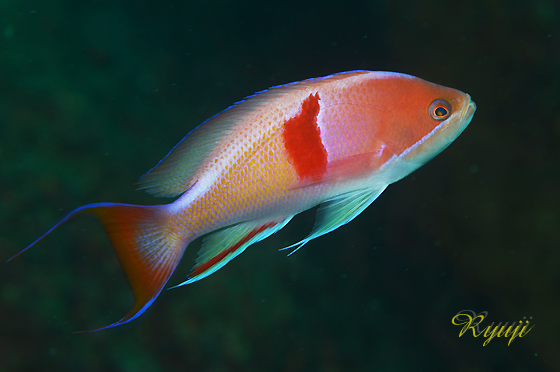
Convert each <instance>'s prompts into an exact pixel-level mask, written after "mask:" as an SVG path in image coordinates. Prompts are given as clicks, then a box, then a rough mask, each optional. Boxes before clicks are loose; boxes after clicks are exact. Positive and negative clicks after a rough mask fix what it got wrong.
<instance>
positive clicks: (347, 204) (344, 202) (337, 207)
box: [281, 185, 388, 256]
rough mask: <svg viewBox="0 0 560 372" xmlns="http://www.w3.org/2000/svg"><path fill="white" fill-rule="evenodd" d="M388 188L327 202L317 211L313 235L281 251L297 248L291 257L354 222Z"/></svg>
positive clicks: (354, 192)
mask: <svg viewBox="0 0 560 372" xmlns="http://www.w3.org/2000/svg"><path fill="white" fill-rule="evenodd" d="M387 186H388V185H384V186H382V187H379V188H369V189H362V190H356V191H352V192H349V193H346V194H342V195H339V196H336V197H334V198H332V199H330V200H327V201H326V202H324V203H323V204H321V206H320V207H319V210H318V211H317V219H316V221H315V226H313V230H312V231H311V233H310V234H309V235H308V236H307V237H306V238H305V239H303V240H300V241H299V242H297V243H295V244H292V245H290V246H288V247H285V248H282V249H281V250H285V249H290V248H294V247H296V248H295V249H294V250H293V251H292V252H290V254H289V255H291V254H293V253H295V252H296V251H297V250H298V249H300V248H301V247H303V246H304V245H305V244H306V243H307V242H309V241H311V240H313V239H315V238H318V237H320V236H321V235H325V234H327V233H329V232H331V231H333V230H336V229H337V228H339V227H340V226H342V225H345V224H347V223H348V222H350V221H352V220H353V219H354V218H356V217H357V216H358V215H359V214H360V213H362V212H363V211H364V209H366V208H367V207H368V206H369V205H370V204H371V203H373V202H374V201H375V199H377V197H378V196H379V195H380V194H381V193H382V192H383V191H384V190H385V189H386V188H387ZM289 255H288V256H289Z"/></svg>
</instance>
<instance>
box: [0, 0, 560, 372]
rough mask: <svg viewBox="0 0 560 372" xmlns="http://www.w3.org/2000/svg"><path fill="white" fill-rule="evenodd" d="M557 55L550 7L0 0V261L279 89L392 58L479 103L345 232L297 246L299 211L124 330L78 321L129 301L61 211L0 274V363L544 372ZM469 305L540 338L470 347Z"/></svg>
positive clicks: (126, 196)
mask: <svg viewBox="0 0 560 372" xmlns="http://www.w3.org/2000/svg"><path fill="white" fill-rule="evenodd" d="M558 66H560V6H559V5H558V3H557V2H555V1H545V0H540V1H517V2H515V4H512V2H509V1H500V0H493V1H482V0H476V1H470V2H448V1H435V0H428V1H423V2H418V1H399V2H392V1H369V2H367V1H365V2H364V1H360V2H358V1H345V2H336V1H332V2H328V1H322V2H281V3H264V2H262V3H259V2H248V1H237V2H227V1H206V2H196V3H194V2H193V3H190V2H189V3H187V2H179V1H167V0H162V1H159V2H147V1H135V2H132V1H130V2H128V1H126V2H114V1H93V0H85V1H80V2H77V1H48V2H36V1H27V0H22V1H3V2H1V3H0V88H1V89H0V185H1V186H0V187H1V192H0V254H1V256H2V258H3V259H7V258H9V257H10V256H11V255H12V254H14V253H16V252H17V251H19V250H20V249H22V248H23V247H25V246H26V245H27V244H29V243H30V242H32V241H33V240H34V239H35V238H37V237H38V236H39V235H40V234H42V233H43V232H44V231H45V230H46V229H48V228H50V227H51V226H52V225H53V224H54V223H55V222H57V221H58V220H59V219H60V218H62V217H63V216H64V215H65V214H66V213H67V212H69V211H71V210H72V209H74V208H76V207H78V206H80V205H83V204H87V203H92V202H101V201H110V202H123V203H134V204H156V203H161V202H163V200H162V199H156V198H152V197H151V196H149V195H147V194H145V193H143V192H139V191H134V189H135V186H134V183H135V182H136V181H137V179H138V177H139V176H140V175H142V174H144V173H145V172H146V171H147V170H148V169H150V168H151V167H152V166H153V165H155V164H156V163H157V161H159V160H160V159H161V158H162V157H163V156H164V155H165V154H167V152H168V151H169V150H170V149H171V148H172V146H174V145H175V144H176V143H177V142H178V141H179V140H180V139H181V138H182V137H183V136H184V135H185V134H186V133H188V132H189V131H190V130H191V129H192V128H194V127H195V126H196V125H198V124H199V123H201V122H202V121H204V120H205V119H207V118H208V117H210V116H212V115H214V114H215V113H217V112H219V111H221V110H222V109H224V108H226V107H228V106H229V105H231V104H232V103H233V102H236V101H238V100H240V99H241V98H243V97H245V96H247V95H250V94H252V93H254V92H255V91H259V90H263V89H266V88H268V87H269V86H273V85H278V84H283V83H288V82H292V81H297V80H302V79H305V78H310V77H317V76H323V75H328V74H331V73H334V72H340V71H346V70H355V69H368V70H388V71H398V72H405V73H408V74H412V75H415V76H419V77H422V78H424V79H427V80H430V81H433V82H436V83H439V84H442V85H447V86H451V87H454V88H457V89H460V90H463V91H465V92H467V93H469V94H470V95H471V96H472V98H473V100H474V101H475V102H476V103H477V105H478V110H477V112H476V114H475V116H474V119H473V122H472V123H471V125H470V126H469V127H468V128H467V130H466V131H465V132H464V133H463V134H462V135H461V136H460V137H459V138H458V139H457V141H456V142H455V143H453V144H452V145H451V146H450V148H449V149H447V150H445V151H444V152H443V153H442V154H441V155H439V156H438V157H436V158H435V159H434V160H432V161H431V162H430V163H428V164H427V165H426V166H424V167H423V168H421V169H420V170H419V171H417V172H415V173H414V174H412V175H411V176H409V177H407V178H406V179H404V180H402V181H400V182H398V183H397V184H395V185H392V186H390V187H389V188H388V189H387V190H386V191H385V192H384V193H383V195H382V196H381V197H380V198H379V200H377V201H376V202H375V203H374V204H373V205H372V206H371V207H370V208H368V209H367V210H366V211H365V212H364V213H363V214H362V215H361V216H360V217H358V218H357V219H356V220H355V221H353V222H352V223H350V224H348V225H346V226H344V227H343V228H340V229H339V230H337V231H335V232H333V233H331V234H329V235H328V236H325V237H323V238H320V239H317V240H315V241H313V242H310V243H309V244H307V245H306V246H305V247H304V248H302V249H301V250H300V251H298V253H297V254H295V255H293V256H290V257H289V258H286V257H285V256H286V254H285V252H277V249H278V248H280V247H283V246H286V245H288V244H291V243H294V242H295V241H297V240H298V239H301V238H303V237H304V236H305V235H306V234H307V232H308V231H309V230H310V229H311V227H312V225H313V220H314V212H312V211H311V212H308V213H305V214H303V215H302V216H299V217H298V218H297V219H296V220H295V221H294V222H292V223H291V224H289V225H288V226H287V227H286V228H284V230H282V232H280V233H278V234H276V235H275V236H273V237H271V238H269V239H267V240H266V241H263V242H261V243H259V244H258V245H256V246H253V247H251V249H249V250H248V251H247V252H245V253H243V255H241V256H240V257H239V258H237V259H235V260H234V261H232V262H231V263H230V264H228V265H227V266H226V267H224V268H223V269H221V270H220V271H219V272H217V273H216V274H214V275H212V276H211V277H209V278H207V279H204V280H202V281H200V282H198V283H196V284H193V285H190V286H187V287H183V288H179V289H174V290H172V291H165V292H164V293H163V294H162V295H161V296H160V299H159V300H158V301H157V303H156V304H155V305H154V306H152V308H151V310H150V311H148V312H147V313H146V314H145V315H144V316H142V317H141V318H140V319H138V320H136V321H134V322H132V323H131V324H130V325H127V326H123V327H118V328H116V329H111V330H108V331H102V332H97V333H93V334H73V333H72V332H74V331H79V330H83V329H90V328H95V327H99V326H103V325H105V324H108V323H111V322H113V321H116V320H117V319H119V318H120V317H121V316H122V315H123V314H124V313H125V312H126V310H127V309H128V307H129V304H130V295H129V293H130V292H129V288H128V286H127V283H126V280H125V277H124V274H123V273H122V271H121V269H120V266H119V263H118V261H117V259H116V257H115V255H114V253H113V250H112V248H111V246H110V244H109V242H108V241H107V239H106V237H105V235H104V233H103V231H102V229H101V228H100V226H99V224H98V223H96V222H95V221H93V220H90V219H88V218H86V217H83V218H79V219H76V220H74V221H72V222H71V223H69V224H68V225H66V226H64V227H63V228H62V229H60V230H59V231H57V232H56V233H54V234H53V235H52V236H49V238H48V239H46V240H45V241H43V242H41V244H40V245H38V246H37V247H35V248H33V250H31V251H29V252H26V253H25V254H24V255H22V256H20V257H18V258H17V259H16V260H14V261H12V262H10V263H8V264H3V265H2V266H1V269H0V283H1V284H0V318H1V319H2V322H1V323H0V371H39V370H40V371H76V370H80V371H177V370H180V371H327V372H331V371H503V370H508V371H557V370H558V369H559V367H560V357H559V356H558V350H559V349H560V336H559V335H560V320H559V318H558V314H559V312H560V296H559V295H560V286H559V283H560V274H559V273H560V270H559V268H560V252H559V247H560V235H559V234H558V227H559V226H560V215H559V211H560V193H559V192H558V190H559V189H560V182H559V174H560V173H559V164H560V146H558V143H559V140H560V113H559V112H558V108H559V106H560V105H559V103H560V95H559V93H558V92H559V88H560V86H559V83H558V82H559V81H560V68H559V67H558ZM199 244H200V242H195V243H194V244H193V245H192V246H189V250H188V252H187V253H186V255H185V257H184V258H183V261H182V263H181V265H180V267H179V269H178V270H177V272H176V274H175V275H174V276H173V277H172V279H171V281H170V283H171V284H176V283H179V282H180V281H182V280H184V277H185V275H187V273H188V272H189V269H190V267H191V266H192V264H193V263H194V259H195V257H196V250H197V249H198V247H199ZM464 309H470V310H473V311H475V312H476V313H479V312H482V311H487V312H488V318H487V320H485V321H484V323H483V324H482V327H484V326H486V325H490V324H491V323H492V322H496V324H497V323H499V322H517V321H519V320H521V319H523V317H527V319H529V317H532V319H531V321H532V323H533V324H534V325H535V327H534V329H532V330H531V332H530V333H529V334H527V335H526V336H525V337H523V338H520V339H519V338H518V339H515V340H514V341H513V342H512V343H511V345H510V346H507V341H508V340H507V339H504V338H503V337H502V338H496V339H494V340H492V341H491V342H490V343H489V344H488V345H487V346H483V342H484V338H483V336H480V337H478V338H475V337H473V336H472V333H470V334H465V335H463V336H462V337H459V331H460V328H461V327H459V326H456V325H453V324H452V323H451V319H452V318H453V316H454V315H455V314H457V312H459V311H460V310H464Z"/></svg>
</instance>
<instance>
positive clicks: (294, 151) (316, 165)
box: [283, 93, 327, 181]
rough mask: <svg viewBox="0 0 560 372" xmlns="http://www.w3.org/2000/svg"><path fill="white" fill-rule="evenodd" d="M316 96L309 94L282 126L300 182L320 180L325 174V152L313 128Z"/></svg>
mask: <svg viewBox="0 0 560 372" xmlns="http://www.w3.org/2000/svg"><path fill="white" fill-rule="evenodd" d="M319 99H320V98H319V93H315V95H313V94H310V95H309V97H307V98H306V99H305V100H304V101H303V103H302V105H301V112H300V113H299V114H298V115H296V116H294V117H293V118H291V119H289V120H287V121H286V122H285V123H284V132H283V136H284V146H285V148H286V150H287V151H288V155H289V157H290V163H291V164H292V165H293V166H294V168H295V170H296V173H297V175H298V176H299V178H300V179H306V180H313V181H315V180H320V179H321V177H322V176H323V175H324V174H325V172H326V171H327V150H325V147H324V146H323V143H322V142H321V131H320V129H319V127H318V126H317V115H319Z"/></svg>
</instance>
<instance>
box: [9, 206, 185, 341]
mask: <svg viewBox="0 0 560 372" xmlns="http://www.w3.org/2000/svg"><path fill="white" fill-rule="evenodd" d="M78 214H90V215H93V216H95V217H97V219H99V221H100V222H101V224H102V225H103V228H104V229H105V232H106V233H107V236H108V237H109V240H110V241H111V244H112V245H113V248H114V249H115V252H116V254H117V257H118V259H119V261H120V263H121V266H122V268H123V270H124V272H125V274H126V277H127V279H128V282H129V284H130V287H131V289H132V295H133V303H132V307H131V308H130V310H129V311H128V313H127V314H126V315H125V316H124V317H123V318H122V319H121V320H119V321H117V322H115V323H113V324H110V325H108V326H105V327H102V328H97V329H92V330H90V331H86V332H92V331H99V330H101V329H105V328H111V327H115V326H118V325H121V324H125V323H128V322H130V321H131V320H133V319H136V318H137V317H138V316H140V315H141V314H142V313H143V312H144V311H145V310H146V309H147V308H148V307H149V306H150V305H151V304H152V302H153V301H154V300H155V299H156V297H157V296H158V294H159V293H160V292H161V290H162V289H163V287H164V285H165V284H166V283H167V281H168V280H169V278H170V277H171V274H173V271H174V270H175V268H176V267H177V265H178V263H179V260H180V259H181V256H182V254H183V251H184V250H185V247H186V245H187V243H188V242H187V241H185V239H182V238H181V237H179V236H176V235H175V234H174V233H173V232H172V231H169V230H168V229H167V225H168V221H169V215H168V214H167V211H166V206H159V205H158V206H137V205H127V204H114V203H97V204H89V205H85V206H83V207H80V208H78V209H76V210H74V211H73V212H71V213H70V214H68V215H67V216H66V217H64V218H63V219H62V220H61V221H60V222H59V223H57V224H56V225H55V226H54V227H52V228H51V229H50V230H49V231H47V232H46V233H45V234H44V235H43V236H41V237H40V238H39V239H37V240H36V241H34V242H33V243H31V244H30V245H29V246H28V247H26V248H25V249H23V250H22V251H21V252H19V253H18V254H16V255H15V256H13V257H12V258H10V259H9V260H8V261H10V260H12V259H13V258H15V257H16V256H18V255H19V254H21V253H23V252H24V251H26V250H27V249H29V248H31V247H32V246H34V245H35V244H37V243H38V242H39V241H41V240H42V239H43V238H44V237H45V236H47V235H49V234H50V233H51V232H52V231H53V230H55V229H56V228H57V227H58V226H60V225H61V224H63V223H64V222H66V221H68V220H69V219H70V218H72V217H74V216H76V215H78Z"/></svg>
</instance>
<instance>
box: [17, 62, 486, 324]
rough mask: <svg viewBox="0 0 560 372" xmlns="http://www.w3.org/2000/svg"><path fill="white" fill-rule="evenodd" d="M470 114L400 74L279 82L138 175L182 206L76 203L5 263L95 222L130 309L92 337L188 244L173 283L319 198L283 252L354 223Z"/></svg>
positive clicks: (190, 279) (460, 103) (141, 297)
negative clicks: (89, 219) (190, 255)
mask: <svg viewBox="0 0 560 372" xmlns="http://www.w3.org/2000/svg"><path fill="white" fill-rule="evenodd" d="M475 110H476V104H475V103H474V102H473V101H472V100H471V98H470V96H469V95H468V94H466V93H463V92H462V91H459V90H456V89H453V88H448V87H444V86H441V85H437V84H434V83H431V82H428V81H426V80H423V79H421V78H418V77H414V76H411V75H407V74H402V73H396V72H384V71H365V70H360V71H349V72H341V73H337V74H333V75H329V76H325V77H320V78H313V79H308V80H303V81H299V82H295V83H291V84H286V85H280V86H275V87H272V88H270V89H268V90H264V91H261V92H258V93H256V94H254V95H252V96H249V97H246V98H245V99H244V100H242V101H239V102H237V103H235V104H234V105H232V106H230V107H229V108H227V109H226V110H224V111H222V112H221V113H219V114H217V115H215V116H213V117H211V118H210V119H208V120H206V121H205V122H203V123H202V124H201V125H199V126H198V127H197V128H195V129H194V130H193V131H191V132H190V133H189V134H187V136H185V137H184V138H183V139H182V140H181V141H180V142H179V143H178V144H177V145H176V146H175V147H173V149H172V150H171V151H170V152H169V153H168V154H167V155H166V156H165V157H164V158H163V159H162V160H161V161H160V162H159V163H157V165H156V166H155V167H153V168H152V169H151V170H149V171H148V172H147V173H146V174H145V175H143V176H142V177H141V178H140V179H139V181H138V184H139V188H140V189H143V190H145V191H147V192H148V193H150V194H152V195H154V196H156V197H170V198H176V199H175V201H173V202H171V203H169V204H161V205H150V206H141V205H130V204H119V203H95V204H89V205H85V206H82V207H79V208H77V209H75V210H74V211H72V212H70V213H69V214H68V215H66V217H64V218H63V219H62V220H61V221H60V222H58V223H57V224H56V225H54V226H53V227H52V228H51V229H50V230H48V231H47V232H46V233H45V234H44V235H42V236H41V237H39V238H38V239H37V240H35V241H34V242H33V243H31V244H30V245H29V246H27V247H26V248H24V249H23V250H22V251H20V252H19V253H17V254H16V255H14V256H13V257H12V258H10V259H9V260H11V259H13V258H15V257H16V256H18V255H19V254H21V253H23V252H24V251H26V250H28V249H29V248H31V247H33V246H35V245H36V244H37V243H38V242H39V241H41V240H42V239H43V238H45V237H46V236H47V235H49V234H50V233H51V232H52V231H54V230H55V229H57V228H58V227H59V226H60V225H62V224H64V223H65V222H66V221H68V220H69V219H71V218H73V217H75V216H77V215H81V214H88V215H92V216H94V217H96V218H97V219H98V220H99V221H100V222H101V224H102V226H103V228H104V230H105V232H106V234H107V236H108V237H109V240H110V242H111V245H112V246H113V248H114V250H115V253H116V255H117V257H118V259H119V262H120V264H121V266H122V269H123V270H124V272H125V274H126V278H127V280H128V283H129V285H130V288H131V291H132V305H131V308H130V310H129V311H128V312H127V313H126V314H125V316H124V317H122V318H121V319H120V320H118V321H116V322H114V323H112V324H109V325H107V326H104V327H100V328H96V329H92V330H90V331H86V332H92V331H98V330H102V329H107V328H111V327H115V326H119V325H122V324H125V323H128V322H130V321H132V320H134V319H136V318H138V317H139V316H140V315H141V314H142V313H144V311H146V309H147V308H148V307H150V305H151V304H152V303H153V302H154V300H155V299H156V298H157V297H158V295H159V294H160V292H161V291H162V289H163V288H164V287H165V285H166V284H167V282H168V280H169V279H170V277H171V275H172V274H173V272H174V270H175V268H176V267H177V265H178V264H179V261H180V260H181V257H182V255H183V252H184V251H185V249H186V248H187V246H188V245H189V243H191V242H192V241H193V240H195V239H197V238H198V237H202V236H205V237H204V238H203V240H202V245H201V248H200V250H199V252H198V258H197V259H196V262H195V265H194V266H193V268H192V270H191V272H190V274H189V275H188V276H187V278H186V280H185V281H183V282H181V283H180V284H177V285H175V286H174V287H172V288H176V287H180V286H183V285H186V284H191V283H194V282H196V281H198V280H200V279H203V278H205V277H207V276H209V275H211V274H213V273H214V272H216V271H217V270H219V269H220V268H222V267H223V266H224V265H226V264H227V263H228V262H230V261H231V260H232V259H233V258H235V257H237V256H238V255H239V254H241V253H242V252H243V251H244V250H245V249H247V248H248V247H249V246H251V245H252V244H255V243H257V242H259V241H261V240H263V239H265V238H267V237H269V236H270V235H272V234H274V233H276V232H278V231H279V230H281V229H282V228H283V227H284V226H286V224H287V223H288V222H289V221H290V220H291V219H292V217H294V216H295V215H297V214H298V213H301V212H303V211H306V210H308V209H310V208H313V207H315V206H317V205H319V208H318V210H317V217H316V221H315V225H314V227H313V229H312V231H311V232H310V233H309V235H308V236H307V237H305V238H303V239H302V240H300V241H298V242H296V243H295V244H292V245H290V246H288V247H286V248H284V249H292V253H293V252H295V251H296V250H298V249H300V248H301V247H302V246H303V245H305V244H306V243H308V242H309V241H311V240H313V239H316V238H318V237H320V236H322V235H324V234H327V233H329V232H331V231H333V230H335V229H337V228H338V227H340V226H342V225H344V224H346V223H348V222H350V221H352V220H353V219H354V218H356V216H358V215H359V214H360V213H361V212H362V211H364V209H365V208H367V207H368V206H369V205H370V204H371V203H373V201H374V200H375V199H377V197H378V196H379V195H380V194H381V193H382V192H383V191H384V190H385V188H386V187H387V186H388V185H389V184H391V183H394V182H397V181H398V180H400V179H402V178H403V177H405V176H406V175H408V174H410V173H411V172H413V171H414V170H416V169H418V168H419V167H421V166H422V165H423V164H425V163H426V162H428V161H429V160H430V159H432V158H433V157H434V156H436V155H437V154H439V153H440V152H441V151H443V150H444V149H445V148H446V147H447V146H449V144H451V142H453V141H454V140H455V139H456V138H457V137H458V136H459V135H460V134H461V133H462V132H463V130H464V129H465V128H466V127H467V125H468V124H469V123H470V121H471V119H472V117H473V115H474V112H475ZM290 254H291V253H290ZM9 260H8V261H9Z"/></svg>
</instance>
